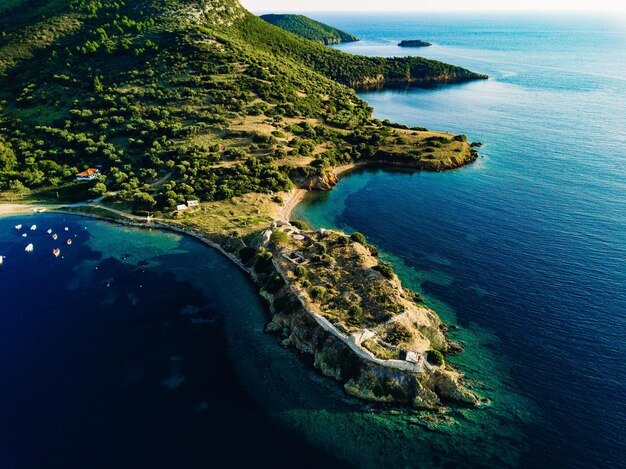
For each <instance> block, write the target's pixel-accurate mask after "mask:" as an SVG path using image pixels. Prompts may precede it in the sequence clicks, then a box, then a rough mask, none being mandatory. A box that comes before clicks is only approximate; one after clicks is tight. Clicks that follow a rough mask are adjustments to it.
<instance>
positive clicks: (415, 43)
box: [398, 39, 432, 47]
mask: <svg viewBox="0 0 626 469" xmlns="http://www.w3.org/2000/svg"><path fill="white" fill-rule="evenodd" d="M428 46H432V44H431V43H430V42H426V41H422V40H420V39H413V40H408V41H406V40H405V41H402V42H400V44H398V47H428Z"/></svg>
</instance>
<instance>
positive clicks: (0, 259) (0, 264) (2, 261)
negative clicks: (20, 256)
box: [0, 256, 4, 267]
mask: <svg viewBox="0 0 626 469" xmlns="http://www.w3.org/2000/svg"><path fill="white" fill-rule="evenodd" d="M3 264H4V256H0V267H2V265H3Z"/></svg>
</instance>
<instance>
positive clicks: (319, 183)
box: [291, 169, 339, 191]
mask: <svg viewBox="0 0 626 469" xmlns="http://www.w3.org/2000/svg"><path fill="white" fill-rule="evenodd" d="M291 180H292V181H293V182H294V184H295V185H296V187H298V188H299V189H306V190H308V191H329V190H331V189H332V188H333V187H335V185H336V184H337V182H339V179H338V178H337V175H336V174H335V173H334V172H333V171H330V170H327V171H324V172H323V173H322V174H321V175H319V174H314V175H307V174H305V173H304V172H302V171H301V170H299V169H296V170H294V171H293V172H292V174H291Z"/></svg>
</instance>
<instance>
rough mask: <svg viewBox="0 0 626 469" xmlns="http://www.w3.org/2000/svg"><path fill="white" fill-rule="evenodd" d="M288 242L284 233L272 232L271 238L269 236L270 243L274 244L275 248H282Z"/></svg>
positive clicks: (287, 236) (287, 237)
mask: <svg viewBox="0 0 626 469" xmlns="http://www.w3.org/2000/svg"><path fill="white" fill-rule="evenodd" d="M288 241H289V235H288V234H287V233H285V232H284V231H279V230H276V231H273V232H272V234H271V236H270V243H272V244H274V245H275V246H282V245H285V244H287V242H288Z"/></svg>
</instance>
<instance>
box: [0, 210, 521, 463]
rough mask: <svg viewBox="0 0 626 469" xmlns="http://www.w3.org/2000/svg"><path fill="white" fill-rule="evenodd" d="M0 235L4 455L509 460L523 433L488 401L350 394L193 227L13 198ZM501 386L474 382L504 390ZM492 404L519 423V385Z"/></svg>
mask: <svg viewBox="0 0 626 469" xmlns="http://www.w3.org/2000/svg"><path fill="white" fill-rule="evenodd" d="M18 223H20V224H23V225H24V226H25V227H26V228H24V229H22V230H21V231H18V230H16V229H15V228H14V226H15V225H17V224H18ZM32 224H37V225H38V229H37V230H36V231H34V232H32V231H30V230H28V228H29V227H30V226H31V225H32ZM65 227H67V228H68V230H67V231H65ZM48 228H50V229H52V230H53V232H55V233H58V234H59V235H60V236H59V240H58V241H54V240H53V239H52V238H51V236H50V235H48V234H46V231H47V229H48ZM25 230H27V232H28V237H27V238H26V239H24V238H22V236H21V234H22V233H23V232H24V231H25ZM66 238H67V239H72V240H73V242H72V245H71V246H68V245H67V244H66ZM28 243H33V244H34V246H35V250H34V252H33V253H26V252H25V251H24V248H25V247H26V245H27V244H28ZM55 247H60V248H61V255H60V256H59V257H58V258H55V257H54V256H53V254H52V250H53V249H54V248H55ZM0 253H1V254H0V255H3V256H6V259H5V261H4V265H3V266H2V267H0V299H1V301H2V308H1V309H0V356H1V357H2V358H1V359H0V377H1V379H0V396H1V397H2V398H1V399H0V466H1V467H3V468H4V467H6V468H11V469H13V468H16V469H18V468H19V469H21V468H35V467H36V468H84V467H91V468H100V467H102V468H110V467H121V468H125V467H128V468H136V467H163V468H170V467H186V468H187V467H206V466H207V465H211V464H217V465H220V466H221V465H229V466H234V467H239V466H244V465H246V466H248V465H263V466H265V465H272V466H276V467H287V466H289V467H292V465H293V464H296V463H297V465H298V466H299V467H342V466H344V465H349V466H356V467H385V466H393V467H410V466H414V465H415V464H416V461H419V465H420V466H426V467H444V466H445V467H448V466H449V465H450V464H455V463H458V462H461V461H464V460H468V459H469V460H473V461H481V462H484V463H488V462H489V463H491V462H495V463H498V464H499V465H504V464H506V465H514V464H516V463H517V462H518V461H519V457H520V451H521V450H522V449H523V447H524V441H523V434H522V433H520V431H519V428H518V427H517V426H516V427H511V426H510V424H511V420H505V419H503V420H500V419H498V418H492V416H493V415H494V414H493V412H491V409H490V408H484V409H480V410H470V409H451V410H450V411H449V412H448V413H447V414H445V415H442V416H433V415H432V414H429V413H419V412H414V411H411V410H410V409H399V410H389V409H386V408H385V407H379V406H374V405H368V404H366V403H364V402H361V401H358V400H356V399H352V398H349V397H348V396H346V395H345V393H344V392H343V390H342V389H341V387H340V386H339V385H338V384H337V383H336V382H335V381H333V380H331V379H328V378H325V377H322V376H320V375H319V374H318V373H317V372H316V371H315V370H314V369H313V367H312V363H311V360H310V358H309V357H307V356H302V355H300V354H298V353H297V352H294V351H293V350H290V349H285V348H283V347H281V346H280V338H279V337H275V336H270V335H267V334H265V333H264V327H265V325H266V323H267V321H268V318H269V316H268V311H267V308H266V304H265V303H264V302H263V301H262V300H261V298H260V297H259V296H258V294H257V293H256V289H255V288H254V286H253V285H251V284H250V282H249V281H248V279H247V278H246V276H245V275H244V274H243V273H242V272H240V271H239V270H238V269H237V268H236V267H234V265H232V264H231V263H230V261H228V260H227V259H226V258H224V257H223V256H221V255H220V254H218V253H217V252H214V251H212V250H211V249H208V248H207V247H205V246H204V245H202V244H200V243H198V242H196V241H195V240H193V239H189V238H185V237H181V236H179V235H176V234H171V233H163V232H158V231H146V230H139V229H135V228H127V227H120V226H115V225H111V224H108V223H104V222H99V221H94V220H89V219H81V218H78V217H69V216H63V215H52V214H48V215H35V216H18V217H10V218H0ZM461 336H462V334H461ZM481 340H483V341H485V342H486V343H488V342H489V341H491V340H495V338H494V337H492V336H490V335H489V334H484V335H482V336H481ZM481 353H482V355H481V356H478V355H476V354H474V353H472V354H470V355H469V356H470V360H467V362H468V363H469V365H468V367H471V369H473V370H475V371H476V373H475V374H476V375H477V376H480V375H483V374H484V373H483V372H482V371H481V370H483V369H484V367H485V366H486V365H488V366H489V368H491V367H492V366H506V364H504V363H502V364H501V363H500V361H499V359H498V358H497V357H496V356H495V355H493V354H492V353H490V352H489V351H488V350H487V349H486V348H483V349H482V352H481ZM503 387H504V388H508V385H507V384H506V383H499V382H486V383H485V384H484V385H482V386H480V388H481V390H482V391H483V392H484V394H485V395H488V396H490V395H492V394H498V393H501V394H503V395H507V396H509V395H510V394H508V393H503V392H501V391H499V390H500V389H501V388H503ZM500 404H501V407H499V409H501V408H506V409H507V417H508V416H515V418H516V422H515V423H517V422H518V421H523V420H524V419H525V412H526V409H525V408H524V407H520V406H519V401H518V400H517V399H513V398H509V397H507V398H506V399H503V400H502V401H501V403H500ZM434 417H435V418H434ZM431 420H432V421H431ZM460 429H462V430H463V431H460Z"/></svg>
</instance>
